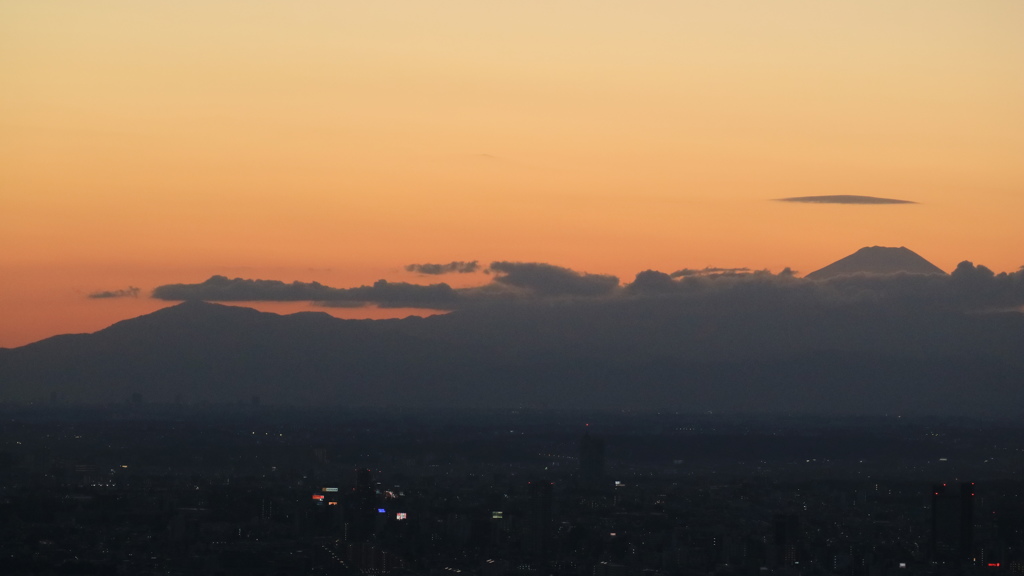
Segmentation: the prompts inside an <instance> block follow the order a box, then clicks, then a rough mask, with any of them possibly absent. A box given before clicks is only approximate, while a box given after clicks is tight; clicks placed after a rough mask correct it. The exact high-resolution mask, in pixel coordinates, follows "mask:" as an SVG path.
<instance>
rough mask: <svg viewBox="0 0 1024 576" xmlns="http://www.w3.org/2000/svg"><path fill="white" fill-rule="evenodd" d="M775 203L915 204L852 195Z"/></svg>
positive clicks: (783, 199)
mask: <svg viewBox="0 0 1024 576" xmlns="http://www.w3.org/2000/svg"><path fill="white" fill-rule="evenodd" d="M777 201H778V202H802V203H806V204H917V202H914V201H912V200H899V199H896V198H877V197H875V196H857V195H852V194H838V195H833V196H794V197H792V198H778V199H777Z"/></svg>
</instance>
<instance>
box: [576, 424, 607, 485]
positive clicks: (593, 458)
mask: <svg viewBox="0 0 1024 576" xmlns="http://www.w3.org/2000/svg"><path fill="white" fill-rule="evenodd" d="M579 462H580V468H579V483H580V487H581V488H584V489H586V490H596V489H599V488H602V487H603V486H604V439H602V438H597V437H594V436H591V435H590V429H587V431H586V432H584V433H583V438H581V439H580V460H579Z"/></svg>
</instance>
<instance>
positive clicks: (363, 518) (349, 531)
mask: <svg viewBox="0 0 1024 576" xmlns="http://www.w3.org/2000/svg"><path fill="white" fill-rule="evenodd" d="M376 515H377V493H376V490H375V489H374V487H373V474H372V473H371V472H370V471H369V470H367V469H366V468H360V469H358V470H356V483H355V486H353V487H352V493H351V495H350V496H349V499H348V502H347V505H346V507H345V519H346V533H345V539H346V540H348V541H350V542H363V541H366V540H368V539H369V538H370V537H371V536H372V535H373V527H374V522H375V520H376Z"/></svg>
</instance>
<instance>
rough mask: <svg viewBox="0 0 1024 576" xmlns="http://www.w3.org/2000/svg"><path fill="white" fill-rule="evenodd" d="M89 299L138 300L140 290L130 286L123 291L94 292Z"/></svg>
mask: <svg viewBox="0 0 1024 576" xmlns="http://www.w3.org/2000/svg"><path fill="white" fill-rule="evenodd" d="M88 297H89V298H96V299H104V298H138V297H139V289H138V288H136V287H135V286H129V287H127V288H125V289H123V290H101V291H99V292H93V293H91V294H89V295H88Z"/></svg>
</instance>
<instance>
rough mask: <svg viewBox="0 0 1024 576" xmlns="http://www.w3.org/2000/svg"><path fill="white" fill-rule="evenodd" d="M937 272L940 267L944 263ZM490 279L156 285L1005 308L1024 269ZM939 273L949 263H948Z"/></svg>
mask: <svg viewBox="0 0 1024 576" xmlns="http://www.w3.org/2000/svg"><path fill="white" fill-rule="evenodd" d="M936 270H937V269H936ZM489 271H490V272H491V273H492V274H493V276H492V279H491V281H490V283H488V284H486V285H483V286H478V287H471V288H452V287H451V286H449V285H448V284H446V283H443V282H442V283H436V284H411V283H407V282H388V281H387V280H378V281H377V282H375V283H373V284H372V285H368V286H357V287H353V288H335V287H331V286H326V285H323V284H320V283H319V282H292V283H285V282H282V281H279V280H262V279H246V278H227V277H225V276H213V277H211V278H209V279H207V280H206V281H204V282H201V283H198V284H167V285H164V286H160V287H158V288H156V289H155V290H154V291H153V297H154V298H157V299H161V300H170V301H186V300H205V301H213V302H260V301H274V302H283V301H308V302H315V303H317V304H319V305H321V306H325V307H355V306H361V305H364V304H374V305H377V306H381V307H416V308H428V309H436V310H459V309H467V308H479V307H486V306H493V305H501V304H508V303H513V302H515V303H531V302H532V303H541V302H544V303H551V302H558V301H565V300H581V301H591V302H594V303H602V302H605V303H610V302H615V301H620V300H628V299H637V298H660V299H666V298H672V299H675V300H678V301H703V300H707V301H710V300H720V299H735V300H737V301H739V300H744V299H745V300H746V301H748V302H749V301H761V302H762V303H763V302H764V301H765V299H772V298H774V299H778V300H780V301H788V300H790V299H797V300H798V301H801V302H805V303H814V302H819V303H823V302H829V303H839V302H846V303H850V302H863V301H872V302H877V303H900V304H904V305H922V304H926V303H927V304H930V305H941V306H947V307H955V308H972V309H1002V308H1013V307H1017V306H1024V269H1022V270H1021V271H1018V272H1013V273H1005V272H1003V273H999V274H996V273H994V272H992V271H991V270H989V269H988V268H986V267H985V266H980V265H977V266H976V265H974V264H973V263H971V262H966V261H965V262H961V263H960V265H958V266H957V268H956V269H955V270H954V271H953V272H952V273H951V274H949V275H944V274H914V273H899V272H897V273H890V274H857V273H854V274H846V275H841V276H835V277H829V278H825V279H819V280H815V279H811V278H797V277H795V276H794V274H793V273H792V272H790V271H789V270H788V269H786V270H783V271H782V272H780V273H778V274H772V273H770V272H768V271H750V270H749V269H747V268H711V267H709V268H705V269H700V270H690V269H683V270H679V271H676V272H673V273H671V274H668V273H664V272H659V271H654V270H647V271H643V272H640V273H639V274H637V275H636V277H635V278H634V279H633V281H632V282H630V283H627V284H622V283H621V282H620V281H619V279H618V278H617V277H615V276H611V275H604V274H589V273H583V272H577V271H575V270H571V269H569V268H564V267H560V266H554V265H551V264H543V263H537V262H503V261H501V262H492V263H491V265H490V267H489ZM940 272H941V271H940Z"/></svg>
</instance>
